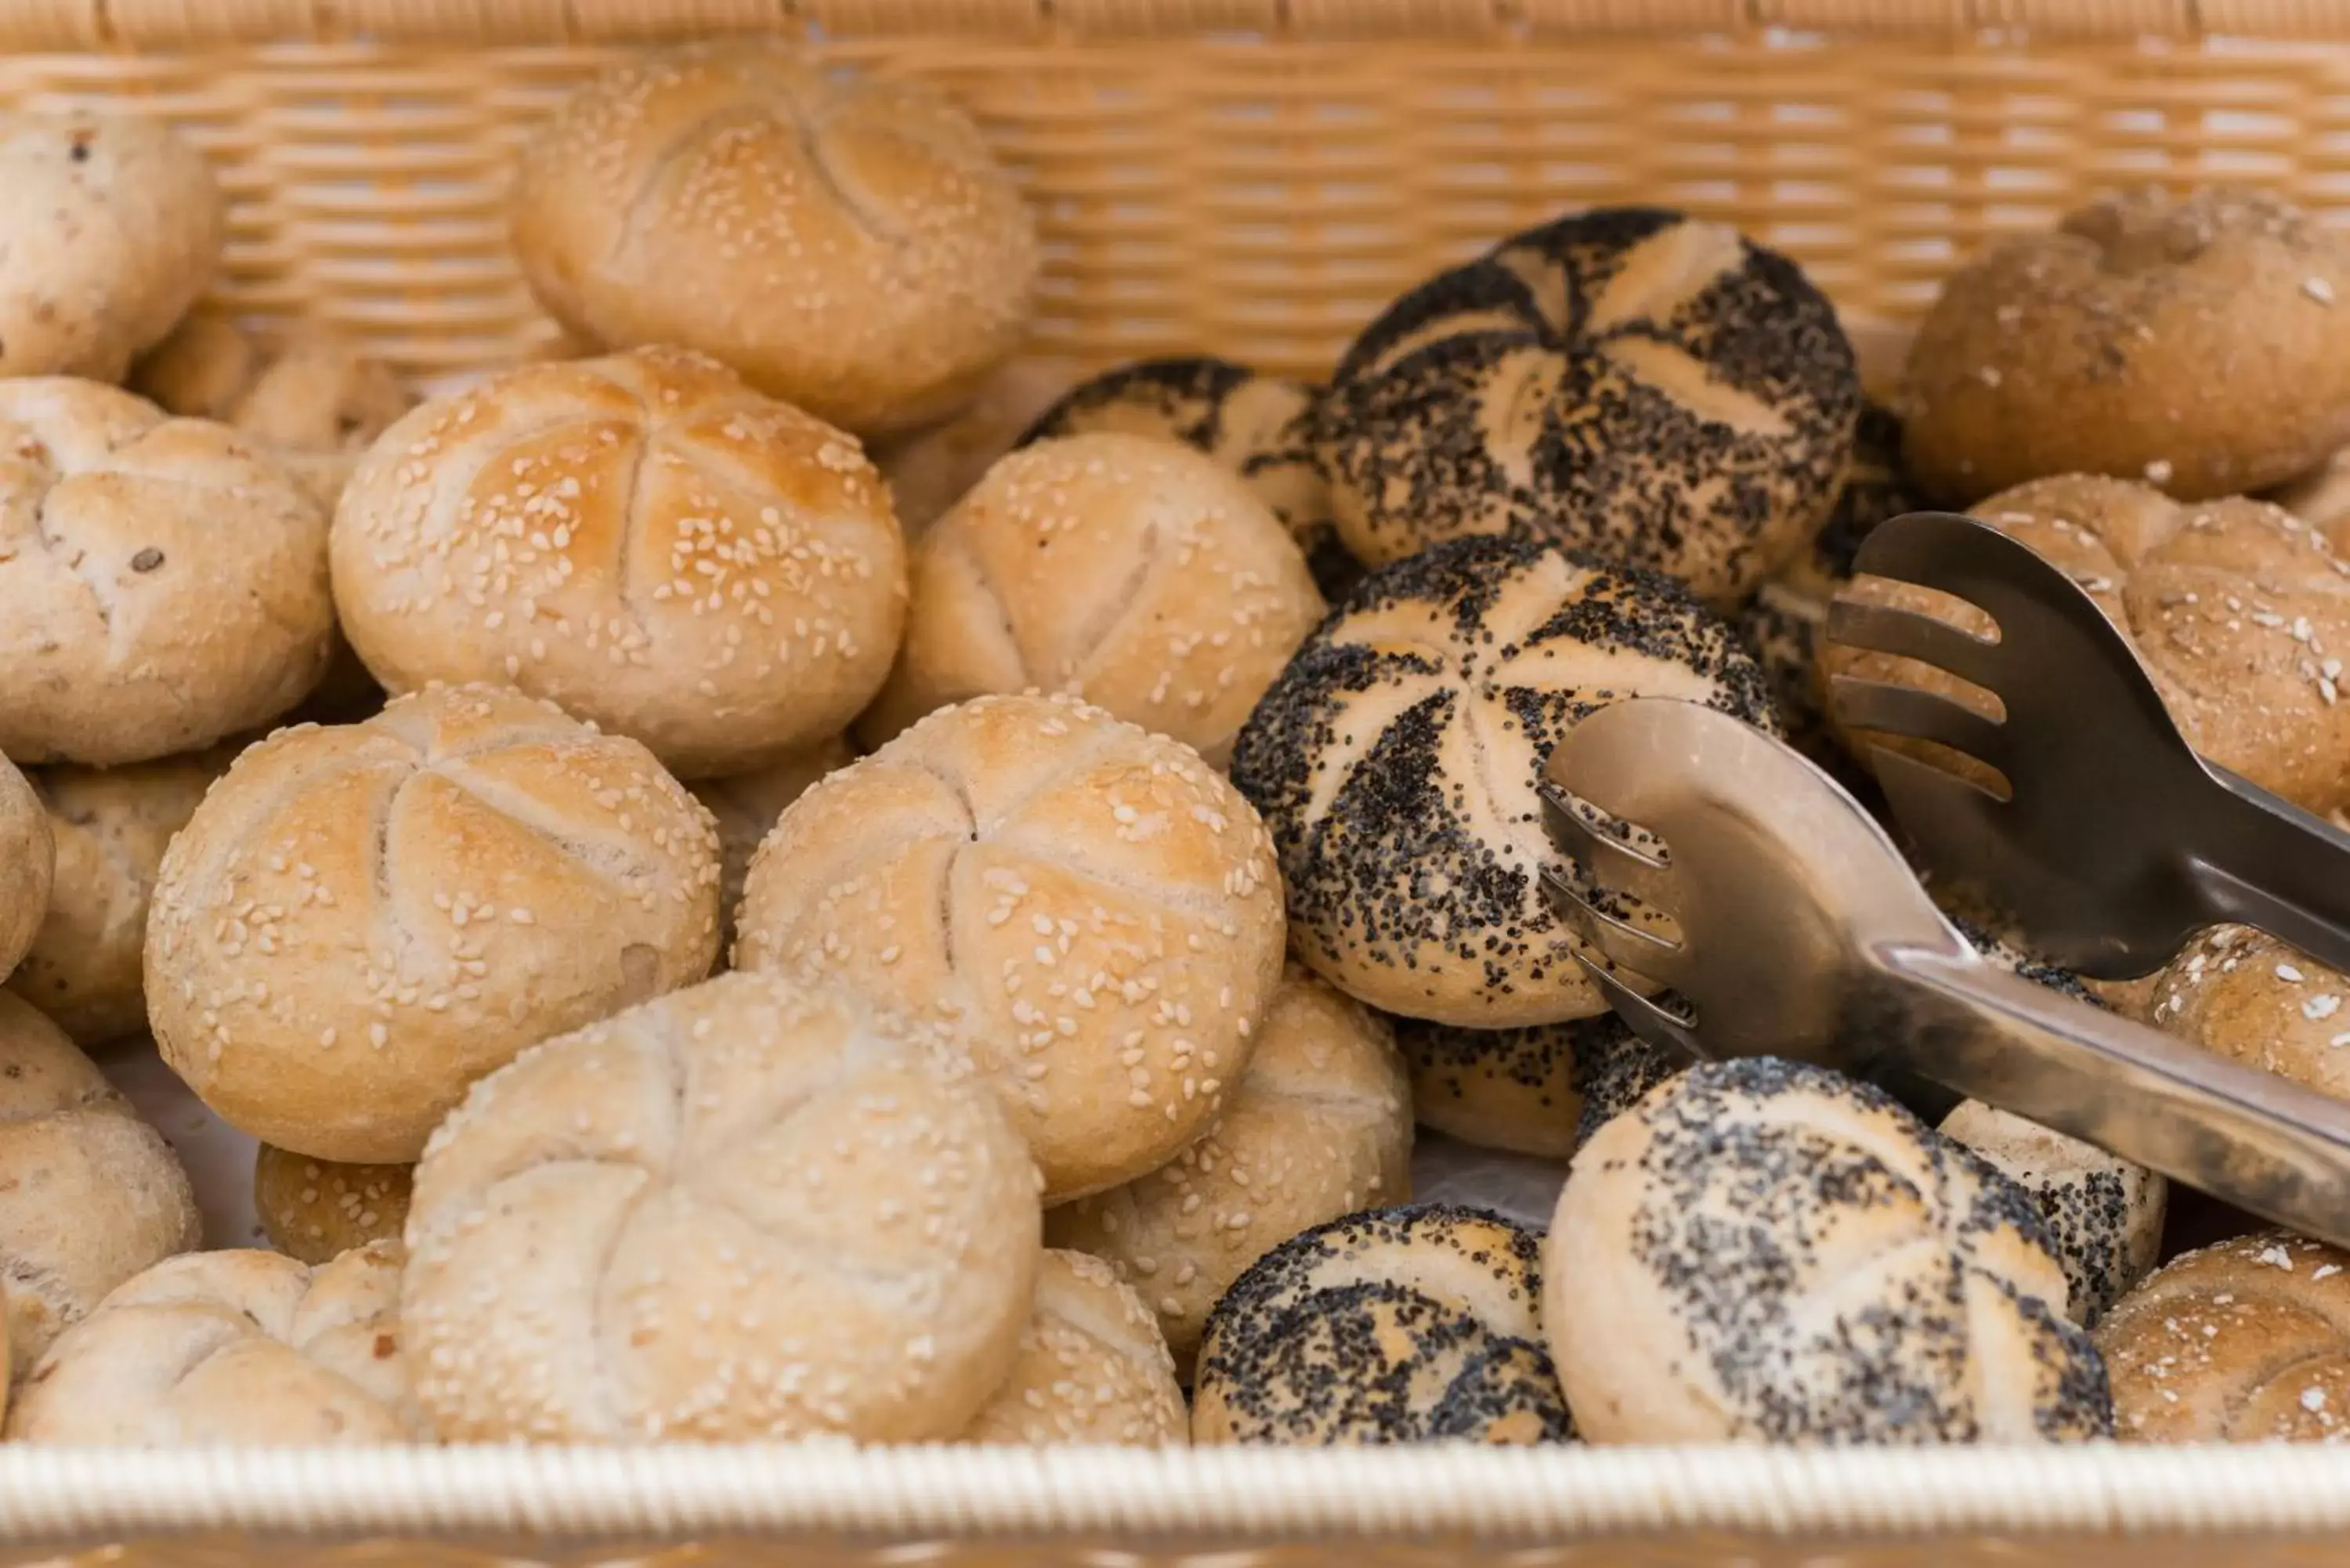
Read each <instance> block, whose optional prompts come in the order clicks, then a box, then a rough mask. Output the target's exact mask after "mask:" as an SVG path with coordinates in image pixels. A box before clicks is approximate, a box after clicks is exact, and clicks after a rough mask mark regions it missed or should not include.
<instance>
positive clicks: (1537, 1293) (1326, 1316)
mask: <svg viewBox="0 0 2350 1568" xmlns="http://www.w3.org/2000/svg"><path fill="white" fill-rule="evenodd" d="M1541 1294H1542V1264H1541V1257H1540V1246H1539V1243H1538V1242H1537V1241H1536V1240H1535V1238H1534V1236H1532V1235H1530V1234H1529V1233H1527V1232H1526V1231H1522V1230H1520V1229H1518V1228H1517V1227H1516V1226H1514V1225H1512V1224H1511V1223H1509V1222H1508V1221H1507V1220H1503V1219H1501V1218H1500V1217H1499V1216H1497V1215H1492V1214H1486V1213H1482V1212H1480V1211H1479V1210H1473V1209H1459V1208H1452V1207H1448V1206H1439V1205H1430V1206H1427V1207H1423V1208H1411V1209H1381V1210H1370V1211H1368V1212H1367V1213H1362V1214H1351V1215H1348V1216H1347V1217H1346V1218H1344V1219H1340V1220H1332V1221H1330V1222H1329V1223H1328V1224H1326V1225H1318V1226H1316V1227H1315V1228H1314V1229H1313V1230H1311V1231H1305V1233H1304V1234H1302V1235H1299V1236H1297V1237H1295V1238H1293V1239H1292V1240H1291V1241H1287V1242H1285V1243H1284V1244H1283V1245H1281V1246H1279V1247H1277V1248H1275V1249H1274V1251H1271V1252H1268V1253H1267V1254H1265V1256H1263V1258H1261V1259H1259V1260H1258V1261H1257V1262H1256V1263H1255V1264H1254V1265H1253V1267H1251V1268H1250V1270H1249V1271H1248V1272H1247V1273H1245V1274H1243V1275H1242V1276H1241V1278H1240V1281H1239V1282H1237V1283H1236V1284H1234V1285H1233V1286H1232V1289H1231V1290H1230V1291H1229V1292H1227V1293H1225V1295H1224V1298H1223V1299H1222V1301H1220V1302H1218V1303H1216V1310H1215V1312H1214V1314H1212V1315H1211V1316H1210V1317H1209V1319H1208V1331H1207V1337H1206V1339H1205V1340H1204V1341H1203V1342H1202V1344H1201V1349H1200V1375H1199V1382H1198V1385H1197V1387H1196V1390H1195V1397H1194V1401H1193V1405H1192V1409H1191V1438H1192V1440H1193V1441H1194V1442H1200V1443H1282V1444H1292V1445H1315V1446H1333V1445H1355V1444H1372V1443H1408V1442H1432V1441H1470V1442H1480V1443H1492V1444H1511V1445H1516V1444H1527V1443H1542V1442H1557V1441H1561V1440H1563V1439H1565V1438H1568V1437H1571V1436H1572V1435H1573V1434H1574V1423H1573V1421H1572V1420H1571V1419H1570V1417H1568V1415H1567V1407H1566V1405H1565V1401H1564V1400H1563V1399H1562V1398H1561V1397H1560V1395H1559V1387H1558V1378H1557V1376H1556V1374H1555V1372H1554V1371H1553V1370H1552V1367H1551V1362H1550V1356H1549V1355H1547V1354H1546V1353H1545V1352H1544V1349H1543V1345H1542V1331H1541V1327H1540V1324H1539V1321H1538V1319H1537V1316H1536V1314H1537V1311H1538V1303H1539V1301H1540V1299H1541Z"/></svg>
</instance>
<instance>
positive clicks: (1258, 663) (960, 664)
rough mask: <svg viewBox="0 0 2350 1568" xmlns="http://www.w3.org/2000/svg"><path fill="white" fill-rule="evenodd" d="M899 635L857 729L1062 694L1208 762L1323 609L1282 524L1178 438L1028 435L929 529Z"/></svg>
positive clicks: (870, 731) (886, 730)
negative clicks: (884, 677)
mask: <svg viewBox="0 0 2350 1568" xmlns="http://www.w3.org/2000/svg"><path fill="white" fill-rule="evenodd" d="M911 575H912V584H913V588H912V602H911V603H910V606H909V607H908V610H907V626H906V640H905V645H904V647H902V648H901V649H899V652H898V661H897V663H896V665H895V666H894V667H893V668H892V669H891V670H890V671H889V683H888V684H887V685H885V686H884V687H883V688H882V689H881V694H880V696H879V698H878V699H876V700H875V701H874V704H873V707H872V709H871V711H868V713H867V714H866V715H865V716H864V718H863V719H862V720H860V721H859V722H858V736H859V738H860V739H862V740H863V741H864V742H866V743H867V744H868V745H879V744H880V743H881V742H884V741H887V740H889V738H890V737H891V736H893V735H896V734H898V733H899V732H902V731H903V730H905V729H906V727H907V726H908V725H910V724H911V723H913V722H915V721H916V720H918V719H920V717H922V715H923V714H925V713H930V712H934V711H937V710H939V709H941V708H943V707H947V706H949V705H951V704H952V703H955V702H961V701H966V700H968V699H970V698H972V697H980V696H985V695H987V694H988V693H991V692H1000V691H1034V690H1039V689H1042V690H1045V691H1066V692H1069V693H1071V694H1072V695H1074V696H1077V697H1080V698H1083V699H1084V700H1085V701H1088V702H1091V703H1094V704H1095V705H1097V706H1098V707H1101V708H1104V709H1107V711H1110V712H1112V713H1114V714H1116V715H1117V716H1118V717H1119V718H1121V719H1124V720H1126V721H1128V722H1130V723H1136V724H1139V725H1141V726H1142V727H1143V728H1145V729H1147V730H1152V731H1156V732H1159V733H1161V734H1166V735H1172V736H1173V737H1174V738H1175V739H1177V740H1179V741H1181V742H1183V743H1184V744H1186V745H1188V746H1190V747H1191V748H1192V749H1193V750H1195V751H1197V752H1198V753H1200V754H1201V756H1203V757H1206V758H1207V759H1208V760H1209V761H1210V762H1211V763H1218V764H1221V763H1222V762H1223V761H1224V759H1225V758H1226V757H1227V756H1229V755H1230V754H1231V751H1232V737H1233V735H1234V734H1235V733H1236V732H1238V731H1239V729H1240V727H1241V722H1242V721H1243V720H1244V719H1246V718H1247V717H1248V712H1249V710H1250V708H1252V707H1253V706H1254V705H1255V702H1256V700H1257V699H1258V698H1259V697H1261V696H1262V695H1263V693H1264V689H1265V688H1266V687H1267V686H1269V685H1271V684H1272V683H1273V680H1274V676H1276V675H1278V674H1279V673H1280V672H1281V668H1282V666H1283V665H1284V664H1285V663H1287V662H1288V660H1289V656H1290V654H1291V653H1292V652H1293V651H1295V649H1296V647H1297V645H1298V644H1299V643H1300V642H1302V641H1304V640H1305V634H1306V633H1307V632H1309V631H1311V630H1313V629H1314V625H1315V622H1316V621H1318V620H1320V619H1321V618H1322V615H1323V611H1324V608H1325V607H1324V605H1323V603H1322V596H1321V594H1320V593H1319V592H1318V591H1316V589H1315V586H1314V578H1313V576H1312V574H1311V573H1309V572H1308V571H1307V570H1306V569H1305V556H1302V555H1300V554H1299V553H1298V550H1297V546H1296V545H1295V543H1294V542H1293V541H1292V540H1291V539H1290V537H1289V535H1288V534H1287V532H1286V531H1285V530H1284V528H1283V526H1282V524H1281V522H1280V520H1279V519H1278V518H1276V517H1275V516H1274V514H1273V513H1272V512H1271V511H1270V510H1268V509H1267V508H1266V507H1265V506H1264V505H1263V504H1262V503H1261V502H1259V501H1258V500H1257V498H1256V497H1255V496H1254V495H1253V494H1252V493H1250V491H1249V488H1248V486H1247V485H1246V484H1245V483H1243V482H1242V481H1241V480H1240V479H1239V478H1237V477H1235V476H1234V475H1233V474H1232V473H1231V472H1227V471H1226V470H1225V469H1223V468H1222V467H1221V466H1219V465H1218V464H1217V463H1216V462H1213V461H1211V459H1209V458H1206V457H1203V456H1201V455H1200V454H1198V453H1196V452H1191V451H1188V450H1186V449H1185V448H1183V447H1181V446H1179V445H1176V444H1175V443H1173V442H1171V441H1154V440H1150V439H1148V438H1145V437H1142V436H1129V435H1109V434H1102V435H1080V436H1070V437H1067V438H1066V439H1063V440H1059V441H1044V442H1040V443H1038V444H1036V445H1035V446H1029V447H1024V448H1023V449H1021V450H1020V451H1018V452H1014V453H1013V454H1012V455H1010V456H1009V457H1006V458H1005V459H1004V460H1003V462H999V463H997V464H996V465H995V466H994V467H993V469H990V470H989V471H988V475H987V477H986V478H985V479H983V480H982V481H981V482H980V483H979V485H978V486H977V488H975V489H973V490H972V493H970V494H968V495H966V496H964V497H963V498H962V501H961V502H959V503H957V504H956V505H955V507H954V509H953V510H952V511H951V512H949V513H948V514H946V515H945V516H944V517H941V518H940V519H939V521H938V523H937V524H936V525H934V526H933V527H932V528H931V531H930V532H929V533H927V534H925V535H922V540H921V543H920V545H917V546H916V547H915V550H914V556H913V565H912V574H911Z"/></svg>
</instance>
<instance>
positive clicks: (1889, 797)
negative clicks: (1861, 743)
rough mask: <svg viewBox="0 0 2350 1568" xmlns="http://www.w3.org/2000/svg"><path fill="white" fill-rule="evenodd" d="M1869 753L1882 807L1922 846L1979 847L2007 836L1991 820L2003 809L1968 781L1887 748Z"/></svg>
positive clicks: (1999, 802) (1994, 797)
mask: <svg viewBox="0 0 2350 1568" xmlns="http://www.w3.org/2000/svg"><path fill="white" fill-rule="evenodd" d="M1868 752H1869V761H1870V763H1872V764H1873V765H1874V771H1875V773H1876V774H1877V787H1878V788H1880V789H1882V790H1883V791H1884V792H1885V799H1886V803H1887V805H1890V806H1892V808H1893V815H1895V816H1896V817H1898V819H1900V821H1901V822H1902V823H1903V824H1904V825H1906V826H1908V830H1909V834H1910V836H1911V837H1913V838H1915V839H1916V840H1918V843H1919V844H1920V845H1921V846H1922V845H1931V844H1942V845H1949V844H1967V843H1978V842H1981V840H1982V839H1983V838H1984V837H1985V836H1998V835H2002V834H2003V833H2004V832H2005V831H2006V829H2005V827H2004V825H2002V823H2001V822H2000V821H1999V820H1998V818H1997V816H1996V815H1994V814H1996V813H1998V812H2002V811H2005V810H2006V809H2008V803H2007V802H2006V801H2003V800H2002V799H2001V798H2000V797H1999V796H1997V795H1995V794H1992V793H1991V791H1989V790H1987V789H1985V788H1984V787H1983V786H1982V785H1981V784H1977V783H1975V782H1974V781H1973V780H1972V779H1969V778H1962V777H1960V775H1959V774H1954V773H1952V772H1951V771H1950V769H1948V768H1942V767H1937V766H1935V765H1934V764H1933V763H1929V762H1925V761H1922V760H1921V759H1919V758H1917V757H1913V756H1910V755H1908V753H1903V752H1897V751H1894V750H1893V749H1892V748H1891V747H1889V746H1871V747H1869V749H1868ZM1921 827H1923V828H1924V829H1925V831H1922V832H1921V831H1919V829H1920V828H1921Z"/></svg>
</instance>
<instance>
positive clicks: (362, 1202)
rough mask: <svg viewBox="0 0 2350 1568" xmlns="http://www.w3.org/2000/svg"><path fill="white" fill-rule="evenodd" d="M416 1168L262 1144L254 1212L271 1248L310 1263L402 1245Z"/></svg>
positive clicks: (257, 1159)
mask: <svg viewBox="0 0 2350 1568" xmlns="http://www.w3.org/2000/svg"><path fill="white" fill-rule="evenodd" d="M413 1180H414V1168H413V1167H411V1166H406V1165H338V1164H336V1163H335V1162H334V1161H332V1160H327V1159H311V1158H307V1156H304V1155H298V1154H288V1153H286V1151H285V1150H284V1149H282V1148H277V1147H272V1146H271V1145H269V1144H263V1145H262V1146H261V1147H260V1148H259V1149H258V1151H257V1152H256V1154H255V1158H254V1164H253V1210H254V1214H255V1217H256V1218H258V1219H259V1220H260V1221H261V1229H262V1231H263V1233H264V1234H265V1235H266V1236H267V1237H268V1238H269V1244H270V1245H271V1246H273V1247H275V1248H276V1249H277V1250H278V1251H281V1252H283V1253H285V1254H286V1256H287V1257H289V1258H294V1259H297V1260H299V1261H300V1262H305V1263H328V1262H333V1261H334V1260H335V1259H337V1258H339V1257H341V1256H342V1255H343V1254H344V1253H345V1252H348V1251H351V1250H352V1249H353V1248H355V1247H365V1246H368V1245H369V1244H370V1243H372V1242H376V1241H399V1240H400V1232H401V1230H402V1228H403V1227H404V1226H405V1225H406V1224H407V1223H408V1197H409V1189H410V1186H411V1183H412V1181H413Z"/></svg>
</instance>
